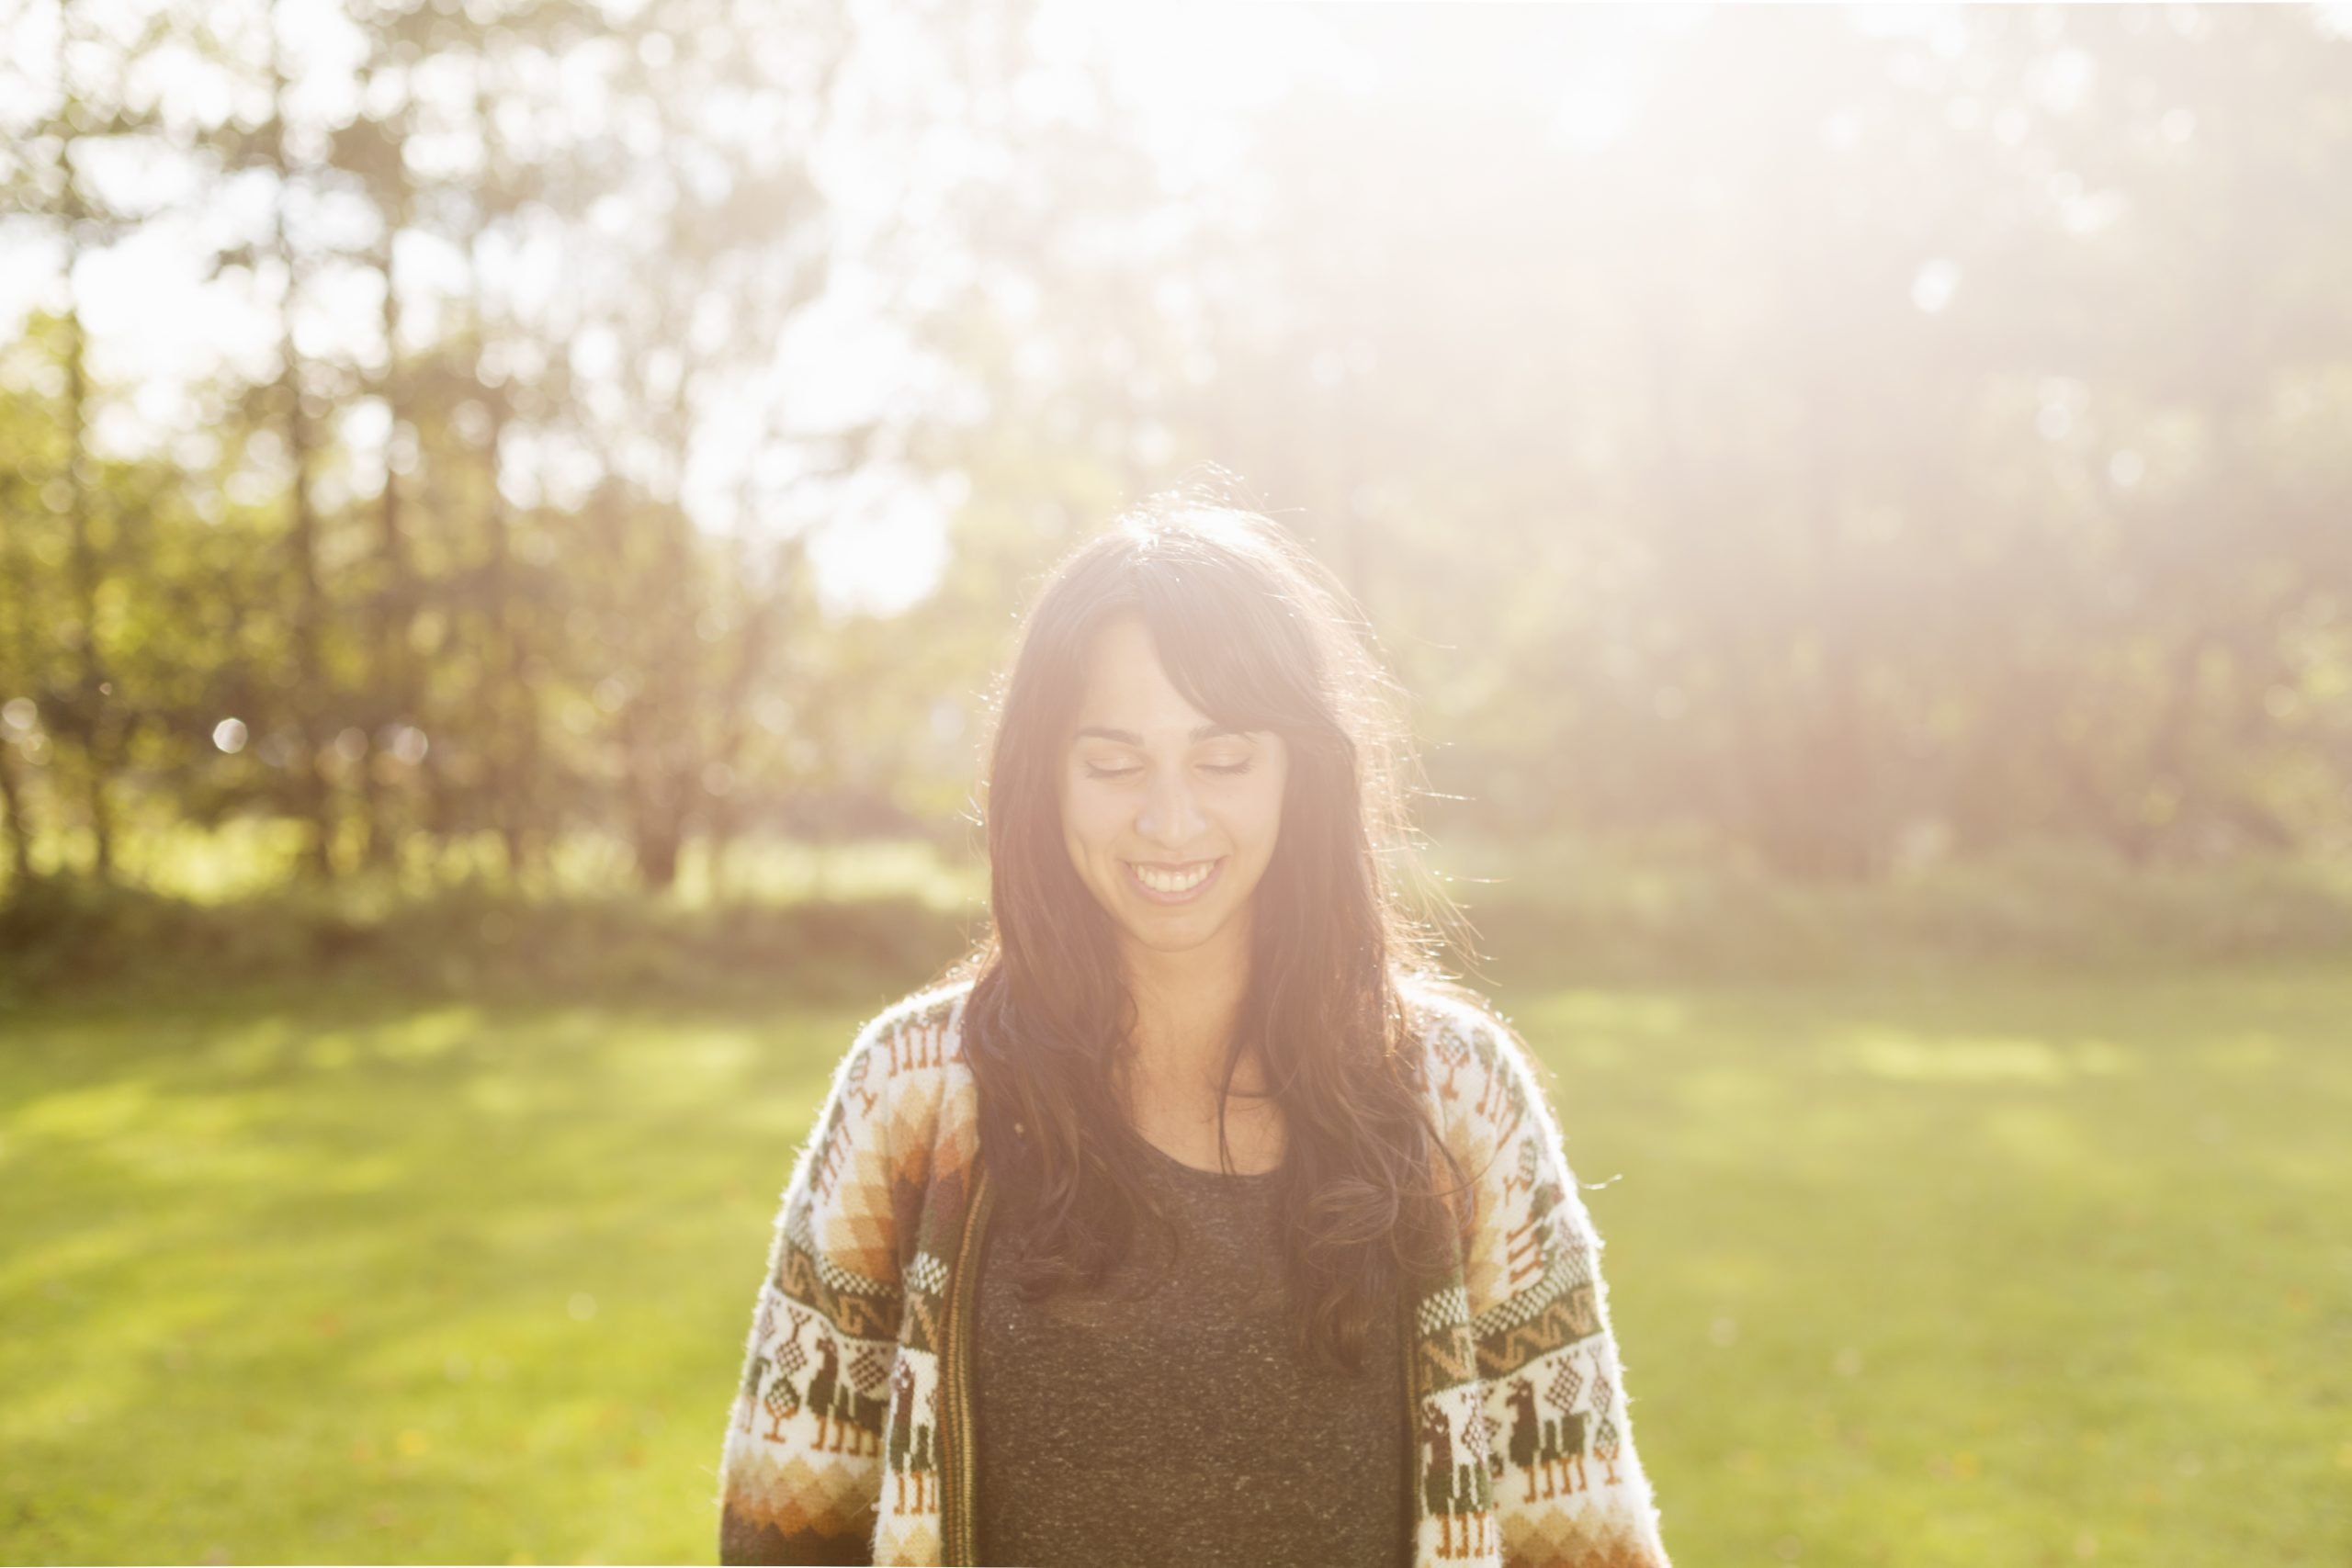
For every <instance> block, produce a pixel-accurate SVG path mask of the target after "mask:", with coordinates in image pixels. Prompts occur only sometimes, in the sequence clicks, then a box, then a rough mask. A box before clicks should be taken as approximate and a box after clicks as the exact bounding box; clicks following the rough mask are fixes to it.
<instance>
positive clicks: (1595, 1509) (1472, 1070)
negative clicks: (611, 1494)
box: [718, 984, 1668, 1568]
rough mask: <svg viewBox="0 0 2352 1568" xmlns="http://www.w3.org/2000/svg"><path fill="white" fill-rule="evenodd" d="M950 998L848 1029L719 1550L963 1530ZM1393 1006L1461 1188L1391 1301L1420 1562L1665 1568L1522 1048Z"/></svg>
mask: <svg viewBox="0 0 2352 1568" xmlns="http://www.w3.org/2000/svg"><path fill="white" fill-rule="evenodd" d="M967 989H968V987H967V986H965V985H961V984H959V985H956V986H950V987H941V988H939V989H936V990H932V991H925V992H922V993H918V994H917V995H914V996H910V997H908V998H905V999H903V1000H901V1001H899V1002H898V1003H897V1004H895V1005H893V1006H892V1007H890V1008H889V1009H888V1010H885V1011H884V1012H882V1013H881V1014H880V1015H879V1016H877V1017H876V1018H875V1019H874V1020H873V1021H871V1022H869V1023H868V1024H866V1026H865V1028H864V1029H863V1030H861V1031H860V1032H858V1036H857V1039H856V1042H855V1043H854V1044H853V1045H852V1046H851V1048H850V1051H849V1053H848V1055H846V1056H844V1057H843V1058H842V1063H841V1066H840V1067H839V1069H838V1070H837V1072H836V1073H835V1075H834V1078H833V1084H832V1089H831V1093H830V1094H829V1095H828V1097H827V1099H826V1102H825V1108H824V1111H823V1112H822V1113H821V1114H820V1117H819V1120H818V1123H817V1127H818V1130H817V1132H816V1134H815V1135H814V1136H812V1137H811V1138H810V1140H809V1144H808V1145H807V1146H806V1147H805V1148H803V1149H802V1150H801V1152H800V1155H799V1157H798V1159H797V1162H796V1164H795V1165H794V1167H793V1170H792V1174H791V1179H790V1180H789V1181H788V1182H787V1184H786V1188H785V1191H784V1199H783V1202H782V1205H781V1207H780V1209H779V1211H778V1213H777V1216H776V1225H775V1238H774V1241H773V1243H772V1245H771V1247H770V1248H769V1254H768V1262H767V1269H766V1273H765V1275H764V1277H763V1279H762V1280H761V1282H760V1288H759V1292H758V1295H757V1298H756V1300H755V1301H754V1303H753V1305H752V1332H751V1337H750V1341H749V1343H748V1345H747V1346H746V1348H745V1353H744V1361H743V1375H742V1381H741V1386H740V1388H739V1390H738V1393H737V1395H736V1399H735V1403H734V1407H733V1409H732V1411H731V1412H730V1414H729V1421H728V1426H727V1435H726V1440H725V1445H724V1448H723V1449H722V1450H721V1456H720V1464H719V1495H718V1505H719V1558H720V1561H721V1562H859V1563H865V1562H871V1563H939V1562H945V1561H948V1560H949V1543H950V1542H951V1541H952V1540H958V1539H962V1540H969V1539H970V1538H969V1536H968V1534H964V1533H962V1532H960V1531H959V1529H958V1528H957V1521H958V1520H962V1521H964V1522H965V1524H966V1525H967V1526H968V1521H969V1519H970V1517H971V1516H970V1513H969V1510H970V1507H971V1501H970V1496H969V1491H970V1484H971V1482H970V1477H971V1475H972V1472H973V1470H974V1468H975V1467H974V1466H973V1463H972V1456H971V1455H970V1454H969V1453H967V1451H965V1445H964V1443H963V1441H962V1440H961V1439H960V1438H959V1437H958V1435H957V1432H956V1426H957V1421H958V1417H957V1416H956V1408H957V1404H956V1393H957V1391H958V1388H959V1383H958V1382H957V1380H958V1378H959V1376H960V1375H961V1373H960V1369H958V1368H957V1367H956V1365H954V1364H953V1363H954V1361H955V1358H956V1356H957V1355H958V1354H959V1351H958V1349H957V1348H956V1346H954V1345H952V1344H950V1343H949V1341H948V1337H947V1325H948V1303H950V1302H951V1301H953V1300H955V1299H956V1287H957V1284H958V1270H959V1264H960V1261H961V1259H962V1258H963V1245H962V1244H963V1242H964V1240H965V1238H966V1233H967V1229H968V1228H969V1227H967V1224H966V1221H967V1219H969V1218H972V1217H973V1216H974V1214H975V1213H976V1211H975V1207H974V1202H973V1200H974V1196H975V1190H976V1184H977V1174H978V1173H977V1167H976V1164H975V1156H976V1154H977V1153H978V1144H979V1130H978V1092H977V1088H976V1086H975V1084H974V1082H973V1078H972V1075H971V1072H970V1070H969V1068H968V1067H967V1066H966V1065H965V1061H964V1055H963V1041H962V1021H963V1010H964V1001H965V998H966V996H967ZM1405 997H1406V1000H1407V1003H1408V1008H1409V1009H1410V1010H1411V1012H1412V1016H1413V1018H1414V1021H1415V1025H1416V1032H1417V1033H1418V1035H1419V1039H1420V1042H1421V1045H1422V1049H1423V1052H1424V1065H1425V1068H1426V1081H1427V1082H1428V1084H1429V1086H1430V1089H1429V1093H1430V1104H1431V1109H1432V1111H1433V1112H1434V1114H1435V1120H1436V1122H1437V1124H1438V1126H1439V1127H1441V1128H1442V1130H1443V1132H1444V1134H1445V1137H1446V1141H1447V1145H1448V1146H1449V1147H1450V1148H1451V1149H1452V1150H1453V1155H1454V1157H1455V1158H1456V1159H1458V1160H1459V1161H1461V1163H1462V1168H1463V1169H1464V1170H1465V1171H1467V1172H1469V1173H1471V1174H1472V1175H1473V1176H1474V1177H1475V1178H1476V1184H1477V1185H1476V1207H1475V1211H1474V1214H1473V1218H1472V1222H1471V1224H1470V1226H1469V1228H1468V1230H1467V1232H1466V1233H1465V1235H1464V1237H1463V1242H1462V1247H1461V1252H1460V1255H1459V1257H1458V1258H1457V1259H1456V1261H1455V1264H1454V1267H1453V1269H1452V1271H1451V1278H1449V1279H1447V1280H1443V1281H1442V1283H1441V1284H1440V1286H1439V1288H1437V1289H1436V1290H1434V1291H1431V1292H1429V1293H1428V1294H1426V1295H1424V1296H1422V1297H1421V1298H1420V1299H1419V1301H1418V1302H1415V1303H1409V1316H1410V1329H1411V1335H1412V1339H1413V1354H1412V1357H1411V1367H1412V1370H1411V1379H1412V1382H1411V1388H1410V1393H1411V1394H1412V1398H1413V1406H1414V1408H1415V1410H1416V1411H1418V1412H1419V1429H1418V1430H1417V1431H1416V1432H1415V1434H1414V1437H1415V1439H1416V1441H1417V1443H1418V1444H1419V1455H1418V1459H1417V1462H1416V1466H1415V1473H1416V1483H1417V1484H1416V1487H1415V1510H1416V1517H1417V1524H1416V1527H1415V1534H1414V1562H1415V1563H1416V1568H1667V1564H1668V1560H1667V1554H1666V1548H1665V1546H1664V1544H1663V1542H1662V1540H1661V1539H1660V1535H1659V1528H1658V1512H1657V1506H1656V1504H1655V1502H1654V1500H1653V1495H1652V1492H1651V1487H1650V1483H1649V1480H1648V1478H1647V1476H1646V1475H1645V1473H1644V1472H1643V1470H1642V1465H1641V1461H1640V1459H1639V1457H1638V1456H1637V1455H1636V1454H1635V1452H1634V1429H1633V1422H1632V1420H1631V1416H1630V1412H1629V1410H1628V1405H1629V1404H1630V1403H1631V1398H1630V1395H1628V1394H1627V1393H1626V1392H1625V1386H1624V1376H1623V1367H1622V1365H1621V1363H1620V1361H1619V1359H1618V1356H1617V1345H1616V1337H1615V1334H1614V1332H1613V1330H1612V1328H1611V1324H1610V1319H1609V1310H1608V1296H1607V1291H1606V1288H1605V1286H1604V1285H1603V1282H1602V1280H1601V1273H1600V1236H1599V1235H1598V1234H1597V1233H1596V1232H1595V1230H1594V1229H1593V1225H1592V1221H1591V1217H1590V1216H1589V1214H1588V1213H1586V1211H1585V1206H1584V1203H1583V1201H1582V1200H1581V1199H1579V1198H1578V1196H1577V1185H1576V1181H1575V1179H1574V1178H1573V1177H1572V1175H1571V1174H1570V1171H1569V1168H1568V1164H1567V1159H1566V1154H1565V1152H1564V1149H1563V1146H1562V1143H1561V1137H1560V1131H1559V1126H1558V1123H1557V1122H1556V1121H1555V1119H1554V1117H1553V1114H1552V1111H1551V1107H1550V1104H1549V1102H1548V1100H1546V1098H1545V1096H1544V1090H1543V1088H1542V1086H1541V1084H1540V1082H1539V1081H1538V1079H1537V1077H1536V1076H1535V1072H1534V1068H1533V1066H1532V1062H1531V1058H1530V1057H1529V1055H1528V1054H1527V1051H1526V1048H1525V1046H1524V1045H1523V1044H1521V1043H1520V1041H1519V1040H1518V1038H1517V1036H1516V1035H1515V1034H1514V1033H1513V1032H1512V1031H1511V1029H1510V1025H1509V1023H1508V1022H1506V1021H1504V1020H1503V1019H1502V1018H1501V1017H1500V1016H1499V1015H1498V1014H1497V1013H1496V1012H1495V1011H1494V1010H1492V1009H1491V1008H1489V1007H1487V1006H1486V1005H1484V1004H1483V1003H1480V1002H1478V1001H1476V1000H1475V999H1473V998H1468V997H1467V995H1466V994H1464V993H1461V992H1459V991H1458V990H1457V989H1455V988H1453V987H1444V988H1440V987H1423V986H1420V985H1418V984H1408V986H1407V987H1406V989H1405ZM951 1494H954V1495H951Z"/></svg>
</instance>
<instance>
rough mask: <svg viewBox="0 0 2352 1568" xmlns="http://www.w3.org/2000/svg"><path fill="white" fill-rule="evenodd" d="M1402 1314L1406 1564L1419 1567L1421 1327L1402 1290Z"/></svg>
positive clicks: (1410, 1298) (1407, 1293)
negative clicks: (1417, 1340)
mask: <svg viewBox="0 0 2352 1568" xmlns="http://www.w3.org/2000/svg"><path fill="white" fill-rule="evenodd" d="M1397 1296H1398V1297H1399V1298H1400V1302H1401V1305H1400V1307H1399V1309H1398V1310H1399V1311H1400V1312H1402V1314H1404V1318H1405V1332H1404V1333H1403V1334H1402V1335H1400V1336H1399V1337H1400V1338H1402V1339H1403V1340H1404V1342H1405V1561H1406V1562H1408V1563H1410V1564H1414V1565H1415V1568H1418V1565H1419V1562H1420V1561H1421V1400H1420V1395H1419V1394H1418V1393H1415V1392H1414V1389H1413V1377H1414V1374H1415V1372H1416V1371H1418V1366H1417V1362H1418V1359H1419V1358H1417V1357H1416V1356H1415V1355H1414V1353H1413V1352H1414V1351H1415V1350H1416V1349H1417V1348H1419V1347H1417V1346H1416V1345H1415V1344H1414V1343H1413V1335H1414V1333H1415V1331H1416V1330H1417V1329H1418V1328H1419V1326H1420V1325H1419V1322H1418V1321H1417V1318H1416V1314H1414V1311H1413V1292H1411V1291H1409V1290H1401V1289H1400V1290H1399V1291H1398V1292H1397Z"/></svg>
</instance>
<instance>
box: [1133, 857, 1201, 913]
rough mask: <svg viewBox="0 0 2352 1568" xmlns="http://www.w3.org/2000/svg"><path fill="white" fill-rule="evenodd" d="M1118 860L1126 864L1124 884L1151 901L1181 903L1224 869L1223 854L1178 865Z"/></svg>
mask: <svg viewBox="0 0 2352 1568" xmlns="http://www.w3.org/2000/svg"><path fill="white" fill-rule="evenodd" d="M1121 864H1122V865H1124V866H1125V867H1126V870H1127V885H1128V886H1131V887H1133V888H1134V889H1135V890H1136V891H1137V892H1138V893H1141V894H1142V895H1143V896H1144V897H1147V898H1148V899H1150V900H1151V901H1152V902H1153V903H1155V904H1182V903H1185V902H1187V901H1189V900H1191V899H1193V898H1197V897H1200V896H1201V894H1202V893H1204V892H1205V891H1206V890H1207V888H1208V886H1209V885H1210V884H1211V883H1213V882H1215V881H1216V879H1217V877H1218V875H1219V874H1220V873H1221V872H1222V871H1223V870H1224V867H1225V857H1224V856H1222V855H1220V856H1218V857H1217V858H1216V859H1215V860H1204V861H1192V862H1189V863H1185V864H1182V865H1177V866H1167V865H1148V864H1145V863H1141V862H1137V861H1122V862H1121Z"/></svg>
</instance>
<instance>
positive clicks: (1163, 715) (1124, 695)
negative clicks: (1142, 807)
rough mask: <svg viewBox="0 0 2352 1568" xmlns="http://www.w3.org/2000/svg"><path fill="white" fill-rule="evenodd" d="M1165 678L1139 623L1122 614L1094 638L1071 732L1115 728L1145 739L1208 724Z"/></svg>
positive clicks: (1164, 669) (1166, 674) (1165, 670)
mask: <svg viewBox="0 0 2352 1568" xmlns="http://www.w3.org/2000/svg"><path fill="white" fill-rule="evenodd" d="M1210 722H1211V720H1210V718H1209V716H1208V715H1207V714H1204V713H1203V712H1202V711H1201V710H1200V709H1199V708H1196V707H1194V706H1193V705H1192V703H1191V702H1190V701H1188V700H1187V699H1186V698H1185V696H1184V694H1183V693H1182V692H1180V691H1178V690H1177V689H1176V685H1175V682H1171V681H1170V680H1169V678H1168V671H1167V669H1166V668H1165V667H1164V666H1163V665H1162V664H1161V663H1160V662H1159V649H1156V648H1155V647H1153V645H1152V640H1151V634H1150V633H1149V632H1148V630H1146V629H1145V627H1144V624H1143V622H1142V621H1141V620H1140V619H1138V618H1136V617H1135V616H1133V615H1123V616H1121V617H1119V618H1118V619H1117V620H1114V621H1112V622H1110V623H1109V624H1107V625H1106V626H1103V629H1102V630H1101V631H1100V632H1098V633H1096V634H1095V637H1094V643H1093V646H1092V648H1091V649H1090V650H1089V652H1088V655H1087V660H1086V669H1085V671H1084V673H1083V679H1082V681H1081V682H1080V693H1079V699H1078V716H1077V717H1076V718H1075V719H1074V720H1073V721H1072V726H1071V727H1072V728H1074V729H1075V728H1081V727H1084V726H1087V725H1115V726H1116V727H1118V728H1122V729H1132V730H1138V731H1141V732H1144V733H1146V734H1149V733H1152V732H1155V731H1161V730H1165V731H1169V732H1170V733H1179V734H1181V733H1189V732H1190V731H1192V730H1193V729H1195V728H1199V727H1200V726H1202V725H1204V724H1208V723H1210Z"/></svg>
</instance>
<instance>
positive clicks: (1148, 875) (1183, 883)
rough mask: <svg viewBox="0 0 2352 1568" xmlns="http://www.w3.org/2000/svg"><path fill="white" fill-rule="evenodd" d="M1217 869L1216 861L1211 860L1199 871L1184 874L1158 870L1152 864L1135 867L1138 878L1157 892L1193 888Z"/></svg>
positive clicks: (1180, 890) (1180, 891)
mask: <svg viewBox="0 0 2352 1568" xmlns="http://www.w3.org/2000/svg"><path fill="white" fill-rule="evenodd" d="M1215 870H1216V863H1215V862H1211V863H1209V864H1207V865H1204V866H1203V867H1201V868H1200V869H1199V870H1198V871H1195V872H1193V873H1191V874H1188V875H1184V876H1177V875H1173V874H1170V873H1168V872H1164V871H1156V870H1154V869H1152V868H1151V867H1150V866H1145V865H1138V866H1136V868H1135V873H1136V880H1137V881H1138V882H1141V883H1142V884H1143V885H1144V886H1146V887H1148V888H1150V889H1151V890H1152V891H1153V892H1155V893H1183V892H1186V891H1189V890H1190V889H1192V888H1194V887H1198V886H1200V885H1201V884H1202V883H1204V882H1205V881H1207V880H1208V875H1209V873H1210V872H1212V871H1215Z"/></svg>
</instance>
